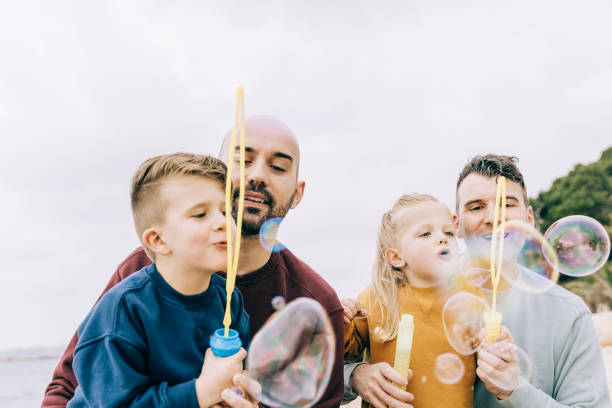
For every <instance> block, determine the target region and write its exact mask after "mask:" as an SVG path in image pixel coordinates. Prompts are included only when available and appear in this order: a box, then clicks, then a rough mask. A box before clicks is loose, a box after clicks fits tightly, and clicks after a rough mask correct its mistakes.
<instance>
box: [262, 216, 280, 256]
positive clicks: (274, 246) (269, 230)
mask: <svg viewBox="0 0 612 408" xmlns="http://www.w3.org/2000/svg"><path fill="white" fill-rule="evenodd" d="M281 222H283V219H282V218H270V219H269V220H267V221H266V222H264V224H263V225H262V226H261V228H260V229H259V242H260V243H261V246H263V247H264V248H266V249H267V250H268V251H271V252H280V251H282V250H283V249H285V246H284V245H283V244H281V243H280V242H278V241H277V240H276V236H277V234H278V228H279V227H280V224H281Z"/></svg>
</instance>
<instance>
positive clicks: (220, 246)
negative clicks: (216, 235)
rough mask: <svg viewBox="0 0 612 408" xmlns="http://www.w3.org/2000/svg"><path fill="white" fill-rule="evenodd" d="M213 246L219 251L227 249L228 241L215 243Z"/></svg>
mask: <svg viewBox="0 0 612 408" xmlns="http://www.w3.org/2000/svg"><path fill="white" fill-rule="evenodd" d="M211 245H212V246H214V247H215V248H218V249H227V241H226V240H219V241H215V242H213V243H212V244H211Z"/></svg>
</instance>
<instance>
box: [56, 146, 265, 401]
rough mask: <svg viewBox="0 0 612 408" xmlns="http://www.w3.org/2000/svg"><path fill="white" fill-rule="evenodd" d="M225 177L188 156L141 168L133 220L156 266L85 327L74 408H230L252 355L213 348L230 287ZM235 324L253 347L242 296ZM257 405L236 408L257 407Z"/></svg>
mask: <svg viewBox="0 0 612 408" xmlns="http://www.w3.org/2000/svg"><path fill="white" fill-rule="evenodd" d="M225 177H226V167H225V165H224V164H223V162H221V161H220V160H218V159H215V158H213V157H210V156H202V155H197V154H188V153H176V154H169V155H163V156H157V157H153V158H151V159H149V160H147V161H145V162H144V163H143V164H142V165H141V166H140V167H139V168H138V170H137V171H136V174H135V175H134V177H133V180H132V188H131V203H132V212H133V216H134V224H135V227H136V232H137V233H138V236H139V238H140V241H141V242H142V245H143V247H144V248H145V250H146V253H147V255H148V256H149V257H150V258H151V260H152V261H153V264H151V265H149V266H147V267H144V268H143V269H141V270H140V271H138V272H136V273H134V274H133V275H131V276H130V277H129V278H127V279H125V280H124V281H122V282H121V283H120V284H118V285H117V286H115V287H113V288H112V289H111V290H110V291H109V292H108V293H106V294H105V295H104V296H103V297H102V299H101V300H100V301H99V302H98V304H97V305H96V306H95V307H94V308H93V309H92V311H91V312H90V313H89V315H88V316H87V317H86V318H85V320H84V321H83V323H82V324H81V325H80V327H79V330H78V334H79V342H78V344H77V346H76V349H75V352H74V363H73V367H74V371H75V374H76V377H77V379H78V382H79V386H78V388H77V389H76V392H75V395H74V397H73V399H72V400H70V402H69V403H68V406H69V407H81V406H128V405H129V406H143V407H144V406H146V407H156V406H177V407H178V406H180V407H209V406H213V405H215V404H217V403H219V402H222V401H225V400H227V399H226V398H225V396H226V395H227V393H228V391H229V390H228V389H227V388H230V387H232V385H233V384H232V383H233V382H234V383H235V382H236V374H239V373H241V372H242V368H243V363H242V360H243V359H244V357H245V356H246V351H245V350H244V349H241V350H240V351H239V352H238V353H236V354H235V355H233V356H230V357H225V358H218V357H216V356H215V355H214V354H213V353H212V352H211V350H210V349H209V348H208V345H209V339H210V337H211V335H212V334H213V333H214V331H215V330H216V329H218V328H220V327H222V320H223V315H224V311H225V310H224V308H225V304H226V292H225V280H224V279H223V278H221V277H220V276H218V275H216V274H215V272H218V271H223V270H224V269H225V268H226V262H227V260H226V256H227V255H226V251H227V248H226V244H227V242H226V224H225V222H226V221H225V197H224V191H223V188H224V184H225ZM231 315H232V324H231V328H232V329H234V330H236V331H237V332H238V333H239V336H240V338H241V340H242V344H243V345H244V347H248V344H249V342H250V324H249V317H248V315H247V314H246V312H245V311H244V301H243V298H242V295H241V294H240V293H239V292H238V291H234V292H233V294H232V299H231ZM205 351H206V352H205ZM242 381H248V380H246V378H243V379H242ZM243 385H246V389H247V392H249V391H252V390H253V389H254V388H257V384H255V385H253V382H252V381H251V382H250V383H247V384H243ZM222 394H223V396H222ZM249 399H250V401H247V400H246V399H242V400H243V401H242V403H243V404H237V405H236V406H255V405H256V402H254V401H253V398H252V397H251V396H250V395H249ZM232 400H235V397H234V398H233V399H232ZM245 404H247V405H245Z"/></svg>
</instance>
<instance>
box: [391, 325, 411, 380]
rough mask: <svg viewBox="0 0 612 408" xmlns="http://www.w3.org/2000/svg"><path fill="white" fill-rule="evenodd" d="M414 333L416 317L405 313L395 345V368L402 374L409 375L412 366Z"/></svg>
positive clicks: (403, 375)
mask: <svg viewBox="0 0 612 408" xmlns="http://www.w3.org/2000/svg"><path fill="white" fill-rule="evenodd" d="M413 335H414V319H413V316H412V315H411V314H403V315H402V319H401V320H400V323H399V329H398V331H397V343H396V345H395V365H394V367H393V368H394V369H395V371H397V372H398V373H400V374H401V375H402V377H404V378H406V377H408V369H409V368H410V352H411V351H412V337H413ZM402 388H403V389H406V387H402Z"/></svg>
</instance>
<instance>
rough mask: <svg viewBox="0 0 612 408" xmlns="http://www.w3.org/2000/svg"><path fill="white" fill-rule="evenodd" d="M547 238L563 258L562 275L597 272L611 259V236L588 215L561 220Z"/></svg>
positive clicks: (551, 228)
mask: <svg viewBox="0 0 612 408" xmlns="http://www.w3.org/2000/svg"><path fill="white" fill-rule="evenodd" d="M544 236H545V237H546V239H547V240H548V241H549V242H550V245H551V246H552V248H553V249H554V251H555V253H556V255H557V257H558V259H559V269H560V271H561V273H563V274H565V275H568V276H586V275H590V274H592V273H595V272H597V271H598V270H599V268H601V267H602V266H603V265H604V264H605V263H606V261H607V260H608V257H609V256H610V237H609V236H608V233H607V231H606V229H605V228H604V227H603V226H602V225H601V224H600V223H599V222H597V221H596V220H594V219H593V218H590V217H587V216H584V215H571V216H569V217H565V218H561V219H560V220H558V221H556V222H555V223H553V224H552V225H551V226H550V227H549V228H548V230H546V233H545V234H544Z"/></svg>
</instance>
